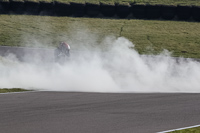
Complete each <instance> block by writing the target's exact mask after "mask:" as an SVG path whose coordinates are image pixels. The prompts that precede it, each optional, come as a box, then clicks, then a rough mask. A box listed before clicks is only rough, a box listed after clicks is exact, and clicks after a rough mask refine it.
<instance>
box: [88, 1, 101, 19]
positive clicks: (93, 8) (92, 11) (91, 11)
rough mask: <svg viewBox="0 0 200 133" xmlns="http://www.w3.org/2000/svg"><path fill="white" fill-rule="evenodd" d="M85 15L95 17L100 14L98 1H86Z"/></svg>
mask: <svg viewBox="0 0 200 133" xmlns="http://www.w3.org/2000/svg"><path fill="white" fill-rule="evenodd" d="M85 13H86V15H87V16H89V17H97V16H98V15H99V14H100V3H98V4H93V3H86V12H85Z"/></svg>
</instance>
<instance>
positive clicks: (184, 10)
mask: <svg viewBox="0 0 200 133" xmlns="http://www.w3.org/2000/svg"><path fill="white" fill-rule="evenodd" d="M176 15H177V17H178V19H179V20H188V19H189V18H190V17H191V6H180V5H178V6H177V13H176Z"/></svg>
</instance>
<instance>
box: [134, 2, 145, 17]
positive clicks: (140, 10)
mask: <svg viewBox="0 0 200 133" xmlns="http://www.w3.org/2000/svg"><path fill="white" fill-rule="evenodd" d="M145 8H146V6H145V5H144V4H141V5H132V13H133V16H134V17H135V18H138V19H143V18H145Z"/></svg>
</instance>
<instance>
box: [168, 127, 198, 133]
mask: <svg viewBox="0 0 200 133" xmlns="http://www.w3.org/2000/svg"><path fill="white" fill-rule="evenodd" d="M168 133H200V127H195V128H189V129H184V130H176V131H172V132H168Z"/></svg>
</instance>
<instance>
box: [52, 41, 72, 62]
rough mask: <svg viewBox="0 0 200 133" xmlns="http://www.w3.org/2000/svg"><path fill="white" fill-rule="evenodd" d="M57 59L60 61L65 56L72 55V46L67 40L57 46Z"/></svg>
mask: <svg viewBox="0 0 200 133" xmlns="http://www.w3.org/2000/svg"><path fill="white" fill-rule="evenodd" d="M54 54H55V60H56V61H58V60H60V59H61V58H63V57H64V56H66V57H70V46H69V44H67V43H66V42H61V43H60V44H58V47H57V48H56V50H55V52H54Z"/></svg>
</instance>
